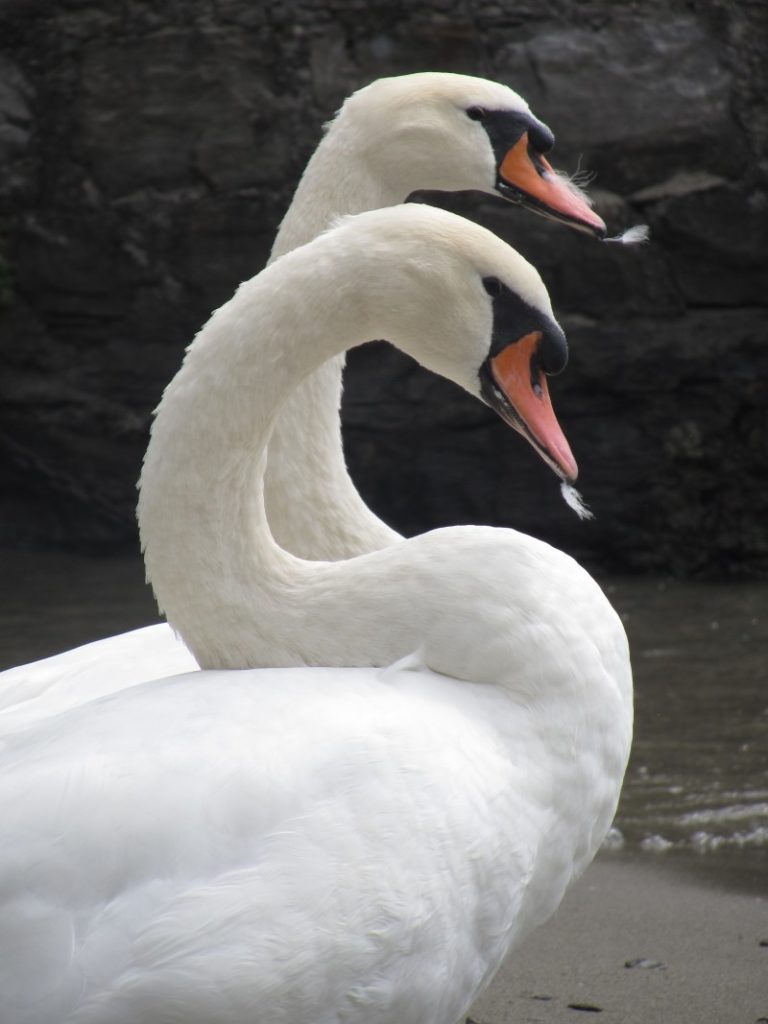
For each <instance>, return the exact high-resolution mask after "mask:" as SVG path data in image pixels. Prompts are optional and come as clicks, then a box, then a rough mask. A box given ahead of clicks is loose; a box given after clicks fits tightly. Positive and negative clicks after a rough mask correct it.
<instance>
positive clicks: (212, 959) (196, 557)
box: [0, 205, 632, 1024]
mask: <svg viewBox="0 0 768 1024" xmlns="http://www.w3.org/2000/svg"><path fill="white" fill-rule="evenodd" d="M373 336H375V337H386V338H388V339H389V340H391V341H392V342H393V343H395V344H397V345H398V346H399V347H401V348H402V349H403V350H404V351H406V352H408V353H410V354H411V355H413V356H414V357H416V358H418V359H419V360H420V361H421V362H423V364H424V365H425V366H427V367H428V368H429V369H431V370H434V371H435V372H438V373H441V374H443V375H445V376H447V377H449V378H450V379H451V380H453V381H455V382H456V383H458V384H460V385H461V386H463V387H464V388H465V389H466V390H468V391H469V392H470V393H471V394H473V395H475V396H477V397H478V398H481V399H482V400H484V401H486V402H487V403H489V404H490V405H491V406H493V407H494V408H495V409H496V410H497V411H498V412H499V413H500V415H502V417H503V418H504V419H506V420H507V421H508V422H510V423H511V424H512V425H514V426H516V427H517V428H518V429H520V430H521V431H523V432H524V433H526V434H527V435H528V436H529V437H530V440H531V441H532V443H534V444H535V445H536V447H537V448H538V449H539V450H540V451H541V453H542V455H543V456H544V457H545V458H546V459H547V461H548V462H550V463H551V464H552V466H553V468H555V469H556V471H557V472H558V473H559V474H560V475H561V476H563V477H565V478H567V479H573V478H574V477H575V475H576V472H577V469H576V463H575V461H574V458H573V455H572V453H571V451H570V448H569V447H568V443H567V440H566V439H565V437H564V435H563V433H562V431H561V429H560V427H559V425H558V424H557V421H556V419H555V416H554V413H553V411H552V407H551V402H550V400H549V394H548V388H547V379H546V376H545V374H548V373H554V372H557V371H559V370H560V369H561V368H562V367H563V365H564V363H565V359H566V347H565V339H564V336H563V333H562V331H561V330H560V328H559V327H558V325H557V323H556V321H555V320H554V317H553V315H552V310H551V306H550V303H549V299H548V296H547V293H546V291H545V289H544V286H543V284H542V282H541V280H540V278H539V277H538V275H537V274H536V272H535V271H534V270H533V268H532V267H530V265H528V264H527V263H526V262H525V261H524V260H523V259H522V257H520V256H519V255H518V254H517V253H515V252H514V251H513V250H511V249H510V248H509V247H507V246H506V245H505V244H504V243H503V242H501V241H500V240H499V239H498V238H496V237H495V236H494V235H492V234H490V233H489V232H487V231H486V230H485V229H483V228H480V227H478V226H477V225H474V224H471V223H469V222H467V221H465V220H463V219H461V218H458V217H456V216H454V215H452V214H449V213H445V212H443V211H441V210H437V209H431V208H429V207H426V206H424V207H418V206H414V205H409V206H403V207H396V208H392V209H385V210H378V211H373V212H369V213H364V214H361V215H359V216H357V217H350V218H346V219H345V220H344V221H343V222H341V223H340V224H339V225H337V226H336V227H334V228H333V229H332V230H330V231H328V232H326V233H324V234H322V235H320V236H319V237H318V238H316V239H315V240H314V241H312V242H310V243H308V244H307V245H306V246H304V247H302V248H300V249H297V250H295V251H293V252H292V253H290V254H288V255H287V256H285V257H283V258H282V259H280V260H279V261H276V262H275V263H274V264H272V265H271V266H270V267H268V268H267V269H266V270H264V271H263V272H262V273H261V274H260V275H258V276H257V277H256V278H254V279H252V280H251V281H249V282H247V283H245V284H243V285H241V287H240V289H239V290H238V291H237V293H236V295H235V296H234V298H233V299H232V300H230V302H228V303H227V304H226V305H225V306H223V307H222V308H221V309H219V310H218V311H217V312H216V313H215V314H214V315H213V317H212V318H211V320H210V321H209V322H208V324H207V325H206V326H205V327H204V328H203V330H202V331H201V332H200V334H199V335H198V337H197V338H196V339H195V341H194V342H193V344H192V345H191V346H190V348H189V349H188V351H187V355H186V358H185V360H184V363H183V366H182V368H181V370H180V371H179V373H178V374H177V376H176V377H175V378H174V380H173V381H172V382H171V384H170V385H169V386H168V388H167V389H166V391H165V393H164V396H163V399H162V401H161V404H160V406H159V409H158V411H157V414H156V418H155V421H154V425H153V429H152V434H151V439H150V443H149V447H148V449H147V455H146V458H145V462H144V467H143V470H142V475H141V488H140V498H139V522H140V530H141V537H142V543H143V545H144V548H145V557H146V561H147V568H148V575H149V577H150V578H151V580H152V584H153V586H154V588H155V592H156V594H157V597H158V600H159V601H160V603H161V604H162V605H163V606H164V607H165V609H166V612H167V615H168V618H169V621H170V622H171V624H172V625H173V626H174V628H176V629H177V630H178V631H179V632H180V634H181V636H182V637H183V639H184V640H185V642H186V643H187V644H188V645H189V646H190V648H191V650H192V651H193V652H194V654H195V656H196V658H197V659H198V661H199V662H200V664H201V665H203V666H205V667H204V669H203V670H202V671H198V672H194V673H190V674H187V675H180V676H174V677H170V678H165V679H157V680H154V681H150V682H146V683H143V684H140V685H136V686H132V687H129V688H126V689H122V690H120V691H119V692H116V693H113V694H110V695H108V696H105V697H102V698H100V699H98V700H92V701H90V702H88V703H85V704H81V705H79V706H76V707H74V708H70V709H69V710H65V711H62V712H61V713H60V714H58V715H55V716H48V717H46V718H43V719H42V720H40V721H38V722H36V723H31V724H28V725H27V727H26V728H24V729H19V730H16V731H14V732H12V733H11V734H10V735H6V736H5V737H4V738H3V740H2V747H1V752H0V819H1V820H2V821H3V843H2V845H1V846H0V902H1V903H2V905H0V949H2V955H1V956H0V1020H3V1022H4V1024H54V1022H55V1024H129V1022H130V1024H135V1022H136V1021H148V1022H149V1021H151V1022H152V1024H170V1022H178V1021H182V1020H183V1021H184V1022H185V1024H246V1022H252V1021H256V1020H266V1019H268V1020H270V1021H274V1022H275V1024H331V1022H336V1021H339V1020H345V1021H347V1022H349V1024H376V1022H378V1024H417V1022H418V1024H457V1022H458V1021H460V1020H463V1018H464V1015H465V1013H466V1012H467V1010H468V1007H469V1006H470V1004H471V1002H472V1001H473V1000H474V999H475V998H476V997H477V995H478V994H479V993H480V992H481V991H482V990H483V989H484V988H485V987H486V986H487V984H488V983H489V982H490V980H491V978H492V977H493V975H494V973H495V972H496V970H497V968H498V967H499V965H500V963H501V962H502V960H503V959H504V957H505V956H506V955H507V953H508V952H509V951H510V950H511V949H512V948H514V946H515V945H516V944H518V943H519V942H521V941H522V940H523V939H524V937H525V935H526V934H528V933H529V932H530V930H531V929H532V928H534V927H536V925H537V924H539V923H541V922H542V921H543V920H545V919H546V918H547V917H548V916H549V915H550V914H551V913H552V912H553V911H554V910H555V908H556V907H557V905H558V903H559V901H560V899H561V897H562V895H563V892H564V891H565V889H566V887H567V886H568V884H569V883H570V882H571V881H572V880H573V879H574V878H575V877H576V876H577V875H578V874H579V873H580V872H581V871H583V869H584V868H585V866H586V865H587V864H588V863H589V861H590V859H591V858H592V857H593V855H594V853H595V851H596V850H597V848H598V846H599V844H600V842H601V840H602V838H603V836H604V834H605V832H606V830H607V829H608V827H609V825H610V822H611V820H612V816H613V814H614V810H615V807H616V803H617V800H618V796H619V790H620V787H621V781H622V777H623V773H624V769H625V765H626V761H627V756H628V750H629V744H630V736H631V720H632V696H631V692H632V684H631V671H630V664H629V658H628V652H627V644H626V637H625V634H624V631H623V629H622V626H621V623H620V621H619V619H618V617H617V615H616V614H615V612H614V611H613V609H612V608H611V606H610V604H609V603H608V601H607V600H606V598H605V596H604V595H603V593H602V591H601V590H600V588H599V587H598V586H597V584H596V583H595V582H594V580H592V578H591V577H590V576H589V575H588V574H587V573H586V572H585V571H584V570H583V569H582V568H581V567H580V566H578V564H577V563H576V562H575V561H574V560H573V559H571V558H570V557H568V556H567V555H565V554H563V553H561V552H559V551H557V550H555V549H554V548H552V547H550V546H549V545H547V544H545V543H543V542H541V541H537V540H534V539H532V538H530V537H527V536H525V535H523V534H520V533H517V532H515V531H512V530H506V529H492V528H487V527H454V528H449V529H441V530H436V531H434V532H431V533H428V534H425V535H423V536H419V537H416V538H413V539H410V540H404V541H402V542H400V543H399V544H395V545H390V546H388V547H386V548H384V549H380V550H377V551H374V552H369V553H367V554H364V555H360V556H357V557H354V558H351V559H348V560H341V561H327V562H310V561H305V560H302V559H299V558H297V557H296V556H294V555H292V554H291V553H289V552H287V551H285V550H284V549H283V548H281V547H279V545H278V544H277V543H276V542H275V540H274V538H273V537H272V535H271V533H270V530H269V525H268V522H267V516H266V512H265V507H264V496H263V484H264V468H265V456H266V450H267V444H268V441H269V437H270V431H271V429H272V424H273V422H274V419H275V417H276V416H277V414H278V412H279V409H280V406H281V404H282V402H284V401H285V398H286V396H287V395H288V394H289V393H290V392H291V391H292V390H294V389H295V388H296V387H297V386H300V383H301V381H302V380H303V379H305V377H306V375H307V374H308V373H310V372H311V371H312V370H313V369H314V368H315V367H316V366H317V365H318V364H319V363H320V362H321V361H322V360H323V359H326V358H328V357H329V356H331V355H333V354H334V353H335V352H336V351H340V350H342V349H343V348H346V347H348V346H350V345H352V344H354V343H357V342H361V341H364V340H366V339H367V338H370V337H373ZM222 405H224V406H225V407H226V410H227V415H226V416H222V415H221V409H222ZM254 665H261V666H282V667H262V668H253V667H252V666H254ZM232 668H240V669H241V670H240V671H229V670H228V669H232ZM224 669H227V670H224Z"/></svg>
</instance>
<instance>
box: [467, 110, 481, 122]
mask: <svg viewBox="0 0 768 1024" xmlns="http://www.w3.org/2000/svg"><path fill="white" fill-rule="evenodd" d="M467 117H469V118H471V119H472V120H473V121H484V120H485V111H484V110H483V108H482V107H470V108H469V110H468V111H467Z"/></svg>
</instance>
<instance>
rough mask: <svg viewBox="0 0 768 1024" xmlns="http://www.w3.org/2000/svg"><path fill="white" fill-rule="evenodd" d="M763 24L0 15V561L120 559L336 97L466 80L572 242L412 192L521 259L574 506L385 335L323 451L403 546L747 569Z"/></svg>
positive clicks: (760, 398)
mask: <svg viewBox="0 0 768 1024" xmlns="http://www.w3.org/2000/svg"><path fill="white" fill-rule="evenodd" d="M767 11H768V7H766V5H765V4H763V3H761V2H748V0H738V2H735V0H730V2H728V0H714V2H713V0H710V2H704V0H700V2H683V0H668V2H665V3H660V2H656V0H652V2H635V3H626V4H616V3H613V2H612V0H594V2H581V3H576V2H573V0H571V2H568V0H537V2H536V3H529V2H527V0H523V2H520V3H515V4H510V3H507V2H505V0H498V2H494V3H474V4H470V3H465V2H460V0H433V2H432V3H430V4H428V5H422V4H418V3H416V4H411V3H406V2H392V0H387V2H382V0H336V2H333V0H331V2H326V3H319V2H318V3H315V2H312V0H305V2H297V3H289V2H286V0H281V2H274V3H272V2H264V3H254V2H249V0H168V2H165V3H156V2H153V0H119V2H118V0H101V2H94V0H57V2H53V0H15V2H14V0H11V2H8V0H5V2H2V3H0V168H1V170H0V479H1V480H2V488H1V489H0V543H6V544H14V543H25V544H35V545H39V544H51V543H53V544H58V545H64V546H80V547H82V546H87V547H102V548H105V547H110V546H115V545H118V544H125V543H129V544H130V543H135V528H134V518H133V509H134V505H135V480H136V478H137V476H138V471H139V466H140V460H141V455H142V452H143V449H144V446H145V443H146V437H147V430H148V425H149V420H150V412H151V409H152V408H153V407H154V405H155V404H156V402H157V400H158V398H159V396H160V394H161V392H162V389H163V387H164V385H165V383H166V382H167V381H168V380H169V378H170V377H171V376H172V374H173V373H174V372H175V370H176V368H177V367H178V365H179V363H180V360H181V356H182V352H183V349H184V346H185V345H186V344H187V343H188V341H189V340H190V339H191V337H192V336H193V334H194V333H195V331H196V329H197V328H198V327H199V326H200V325H201V323H202V322H203V321H204V320H205V319H206V318H207V316H208V314H209V313H210V311H211V310H212V309H213V308H215V307H216V306H217V305H219V304H220V303H221V302H222V301H224V300H226V299H227V298H228V297H229V295H230V294H231V293H232V291H233V290H234V288H235V286H236V285H237V283H238V282H239V281H240V280H242V279H243V278H246V277H249V276H251V275H252V274H253V273H255V272H256V271H258V270H259V269H260V268H261V266H262V265H263V264H264V261H265V259H266V256H267V254H268V252H269V248H270V246H271V241H272V238H273V236H274V233H275V230H276V228H277V225H278V223H279V221H280V218H281V216H282V214H283V213H284V211H285V209H286V208H287V205H288V203H289V201H290V196H291V194H292V191H293V188H294V187H295V183H296V181H297V179H298V177H299V175H300V173H301V170H302V168H303V165H304V163H305V162H306V159H307V157H308V156H309V154H310V153H311V151H312V149H313V148H314V146H315V145H316V143H317V141H318V138H319V136H320V126H321V124H322V123H323V122H324V121H325V120H327V119H328V118H329V117H331V116H332V114H333V112H334V110H335V109H336V108H337V107H338V106H339V104H340V102H341V101H342V99H343V98H344V96H345V95H347V94H348V93H349V92H351V91H352V90H353V89H355V88H357V87H358V86H360V85H362V84H365V83H366V82H368V81H370V80H372V79H374V78H377V77H380V76H382V75H390V74H397V73H404V72H409V71H416V70H427V69H432V70H448V71H458V72H464V73H469V74H477V75H482V76H485V77H490V78H495V79H498V80H500V81H503V82H506V83H508V84H510V85H511V86H512V87H513V88H515V89H517V90H518V91H519V92H521V93H522V94H523V95H525V96H526V98H527V99H528V100H529V102H530V103H531V106H532V108H533V109H534V111H535V112H536V113H537V114H538V115H539V116H540V117H542V119H544V120H545V121H547V122H548V123H549V124H550V126H551V127H552V128H553V130H554V131H555V134H556V136H557V146H556V150H555V159H554V162H555V163H556V164H557V165H558V166H560V167H563V168H564V169H567V170H570V171H575V170H577V169H582V170H585V171H588V172H590V174H593V175H594V180H593V182H592V185H591V186H590V187H591V191H592V193H593V195H594V196H595V198H596V200H597V206H598V209H599V211H600V212H601V213H602V214H603V215H604V216H605V218H606V219H607V221H608V223H609V227H610V228H611V229H612V230H619V229H621V228H623V227H625V226H627V225H629V224H633V223H637V222H639V221H642V222H647V223H648V224H650V226H651V229H652V239H653V240H652V242H651V243H650V244H649V245H647V246H644V247H642V248H637V249H631V250H630V249H627V248H624V247H620V246H609V245H604V244H599V243H597V242H595V241H593V240H591V239H590V238H587V237H585V236H581V235H578V234H576V233H574V232H569V231H567V230H566V229H564V228H562V227H558V226H556V225H552V224H550V223H548V222H546V221H544V220H543V219H540V218H536V217H534V216H533V215H532V214H530V213H527V212H525V211H521V210H519V209H517V208H514V207H511V206H508V205H506V204H504V203H503V202H502V201H500V200H499V201H496V200H494V199H492V198H491V197H478V196H461V197H452V198H451V199H450V200H446V199H445V197H439V196H423V197H421V198H427V199H429V200H430V201H435V202H439V203H441V204H443V205H447V206H449V207H450V208H453V209H456V210H458V211H459V212H463V213H465V214H467V215H468V216H472V217H473V218H475V219H478V220H480V221H482V222H483V223H485V224H486V225H488V226H489V227H492V228H493V230H495V231H496V232H497V233H499V234H501V235H502V236H503V237H505V238H507V239H508V240H510V241H511V242H512V243H513V244H515V245H516V247H518V248H519V249H520V250H521V251H522V252H523V254H524V255H526V256H527V257H528V258H529V259H531V260H532V261H533V262H534V263H536V265H537V266H538V267H539V269H540V271H541V272H542V275H543V277H544V279H545V281H546V283H547V285H548V287H549V288H550V291H551V294H552V296H553V303H554V306H555V309H556V311H557V313H558V315H559V318H560V320H561V322H562V323H563V326H564V327H565V328H566V331H567V333H568V335H569V340H570V343H571V353H572V356H571V362H570V365H569V367H568V369H567V371H566V373H565V374H564V375H563V376H562V377H561V378H558V379H557V380H556V381H554V382H553V385H552V390H553V395H554V400H555V405H556V408H557V409H558V414H559V418H560V421H561V423H562V424H563V426H564V428H565V431H566V433H567V434H568V436H569V438H570V440H571V443H572V446H573V449H574V452H575V454H576V456H577V459H578V461H579V463H580V466H581V470H582V476H581V487H582V490H583V493H584V496H585V498H586V500H587V501H588V502H589V503H590V504H591V506H592V508H593V510H594V511H595V513H596V519H595V520H594V521H593V522H592V523H587V524H584V523H580V522H579V521H578V520H576V518H575V516H574V515H573V513H572V512H570V511H569V510H568V509H567V508H566V507H565V505H564V504H563V502H562V501H561V500H560V498H559V496H558V490H557V484H556V481H555V480H554V478H553V477H552V474H551V473H550V472H549V471H548V470H547V468H546V467H545V466H544V465H543V463H541V462H540V461H539V460H538V459H537V457H536V456H535V455H534V453H533V452H532V451H530V450H529V449H528V448H527V447H526V446H525V445H524V443H523V442H522V441H520V439H519V438H517V437H516V436H515V435H514V434H512V433H511V432H510V431H509V430H508V429H507V428H505V427H504V426H503V425H502V424H500V423H499V422H497V421H496V420H494V418H493V416H492V414H491V413H490V412H488V411H487V410H486V409H484V408H483V407H481V406H480V405H479V404H478V403H476V402H473V401H472V400H470V399H468V398H467V397H465V396H464V395H463V394H459V393H458V392H457V391H456V389H454V388H453V387H452V386H450V385H448V384H446V383H445V382H442V381H439V380H436V379H434V378H431V377H429V376H428V375H427V374H425V373H422V372H421V371H420V370H418V369H416V368H415V367H414V366H412V365H411V364H410V363H408V361H407V360H405V359H404V358H401V357H400V356H399V355H398V354H396V353H394V352H393V351H392V350H391V349H389V348H388V347H386V346H383V345H374V346H366V347H364V348H362V349H360V350H358V351H357V352H356V353H355V354H354V355H353V357H352V358H351V360H350V365H349V370H348V376H347V387H346V395H345V406H344V416H345V437H346V445H347V452H348V459H349V463H350V466H351V468H352V471H353V474H354V476H355V479H356V480H357V481H358V483H359V486H360V488H361V490H362V491H363V493H364V495H365V496H366V498H367V499H368V500H369V501H370V502H371V503H372V504H373V506H374V507H375V508H376V509H377V511H379V512H380V513H381V514H382V515H383V516H384V518H386V519H387V520H388V521H390V522H391V523H392V524H393V525H394V526H396V527H397V528H399V529H401V530H403V531H405V532H409V533H410V532H415V531H418V530H423V529H425V528H429V527H431V526H435V525H440V524H447V523H456V522H491V523H495V524H503V525H511V526H515V527H518V528H520V529H523V530H527V531H529V532H533V533H536V534H537V535H539V536H543V537H545V538H547V539H549V540H551V541H553V542H554V543H556V544H558V545H560V546H563V547H566V548H567V549H568V550H571V551H573V552H575V553H577V554H579V555H580V556H582V557H586V558H587V560H588V561H589V562H590V563H591V564H594V565H600V566H602V567H604V568H610V569H613V570H627V569H654V570H662V571H673V572H676V573H710V574H723V573H764V572H765V571H766V569H768V529H767V528H766V522H767V521H768V493H767V489H766V486H765V480H766V464H767V461H768V460H767V458H766V456H768V383H767V382H768V337H767V335H768V330H767V329H766V315H765V312H766V311H765V306H766V303H768V265H767V262H766V261H767V257H766V253H767V251H768V200H767V192H766V178H767V177H768V173H767V172H768V163H767V162H766V138H767V137H768V115H767V114H766V109H767V108H766V104H765V100H764V97H765V95H766V70H765V69H766V61H765V57H764V54H765V52H766V44H767V43H768V19H767V17H766V12H767Z"/></svg>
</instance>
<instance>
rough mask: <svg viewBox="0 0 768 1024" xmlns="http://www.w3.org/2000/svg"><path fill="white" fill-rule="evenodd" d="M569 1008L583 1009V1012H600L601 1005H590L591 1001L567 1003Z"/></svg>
mask: <svg viewBox="0 0 768 1024" xmlns="http://www.w3.org/2000/svg"><path fill="white" fill-rule="evenodd" d="M568 1009H569V1010H583V1011H584V1012H585V1013H602V1012H603V1008H602V1006H592V1004H591V1003H568Z"/></svg>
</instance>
